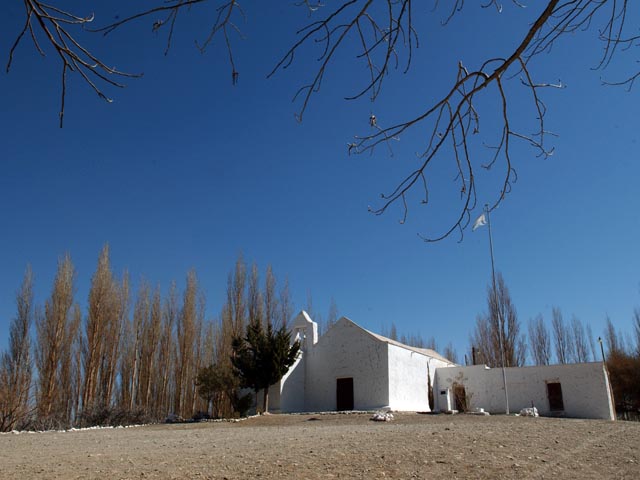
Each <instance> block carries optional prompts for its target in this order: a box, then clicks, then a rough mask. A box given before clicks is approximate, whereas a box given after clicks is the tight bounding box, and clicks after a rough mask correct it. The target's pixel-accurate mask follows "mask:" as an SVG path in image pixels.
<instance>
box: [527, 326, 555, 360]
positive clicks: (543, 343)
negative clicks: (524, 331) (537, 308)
mask: <svg viewBox="0 0 640 480" xmlns="http://www.w3.org/2000/svg"><path fill="white" fill-rule="evenodd" d="M529 345H530V349H531V357H532V359H533V363H534V364H536V365H549V362H550V360H551V338H550V337H549V330H548V329H547V327H546V325H545V324H544V318H543V317H542V315H540V314H538V316H536V318H532V319H530V320H529Z"/></svg>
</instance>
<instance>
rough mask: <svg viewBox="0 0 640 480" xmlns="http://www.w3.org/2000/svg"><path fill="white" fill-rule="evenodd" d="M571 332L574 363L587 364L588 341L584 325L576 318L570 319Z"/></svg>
mask: <svg viewBox="0 0 640 480" xmlns="http://www.w3.org/2000/svg"><path fill="white" fill-rule="evenodd" d="M571 330H572V334H573V335H572V336H573V353H574V361H575V362H576V363H584V362H589V361H590V360H591V356H590V354H589V341H588V340H587V333H586V331H585V328H584V325H583V324H582V322H581V321H580V319H579V318H578V317H576V316H573V317H572V318H571Z"/></svg>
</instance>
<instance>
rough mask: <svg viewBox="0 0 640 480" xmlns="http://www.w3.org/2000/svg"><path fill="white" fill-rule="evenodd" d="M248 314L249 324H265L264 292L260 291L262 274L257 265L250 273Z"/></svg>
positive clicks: (254, 265)
mask: <svg viewBox="0 0 640 480" xmlns="http://www.w3.org/2000/svg"><path fill="white" fill-rule="evenodd" d="M247 313H248V315H249V322H259V323H263V320H264V318H265V314H264V310H263V299H262V292H261V291H260V273H259V272H258V266H257V265H256V264H255V263H254V264H252V265H251V272H250V273H249V286H248V292H247Z"/></svg>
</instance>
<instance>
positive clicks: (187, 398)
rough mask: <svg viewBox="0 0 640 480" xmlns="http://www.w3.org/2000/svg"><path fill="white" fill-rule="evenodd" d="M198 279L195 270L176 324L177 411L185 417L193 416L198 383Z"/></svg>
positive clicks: (199, 327)
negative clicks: (195, 390) (195, 391)
mask: <svg viewBox="0 0 640 480" xmlns="http://www.w3.org/2000/svg"><path fill="white" fill-rule="evenodd" d="M199 293H200V292H199V287H198V279H197V277H196V274H195V272H194V271H193V270H192V271H190V272H189V274H188V275H187V285H186V287H185V291H184V296H183V302H182V308H181V309H180V314H179V315H178V323H177V325H176V339H177V346H178V349H177V356H176V364H175V381H176V390H175V397H174V407H173V408H174V412H175V413H176V414H178V415H181V416H183V417H190V416H191V415H193V413H194V412H193V411H192V408H193V401H194V385H195V378H196V375H197V373H198V372H197V371H196V353H197V348H198V344H199V342H200V333H201V332H200V330H201V328H202V324H201V322H200V315H199V314H198V296H199Z"/></svg>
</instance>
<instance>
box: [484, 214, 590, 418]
mask: <svg viewBox="0 0 640 480" xmlns="http://www.w3.org/2000/svg"><path fill="white" fill-rule="evenodd" d="M484 213H485V215H486V218H487V226H488V227H489V250H490V252H491V281H492V283H493V299H494V302H495V307H496V313H497V315H498V337H499V339H500V361H501V363H502V384H503V385H504V403H505V414H507V415H509V393H508V391H507V373H506V371H505V368H504V339H503V338H502V337H503V335H502V327H503V325H504V319H503V318H502V312H501V309H500V306H499V305H498V290H497V289H496V270H495V266H494V259H493V237H492V236H491V219H490V217H489V205H488V204H485V206H484ZM601 345H602V344H601Z"/></svg>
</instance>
